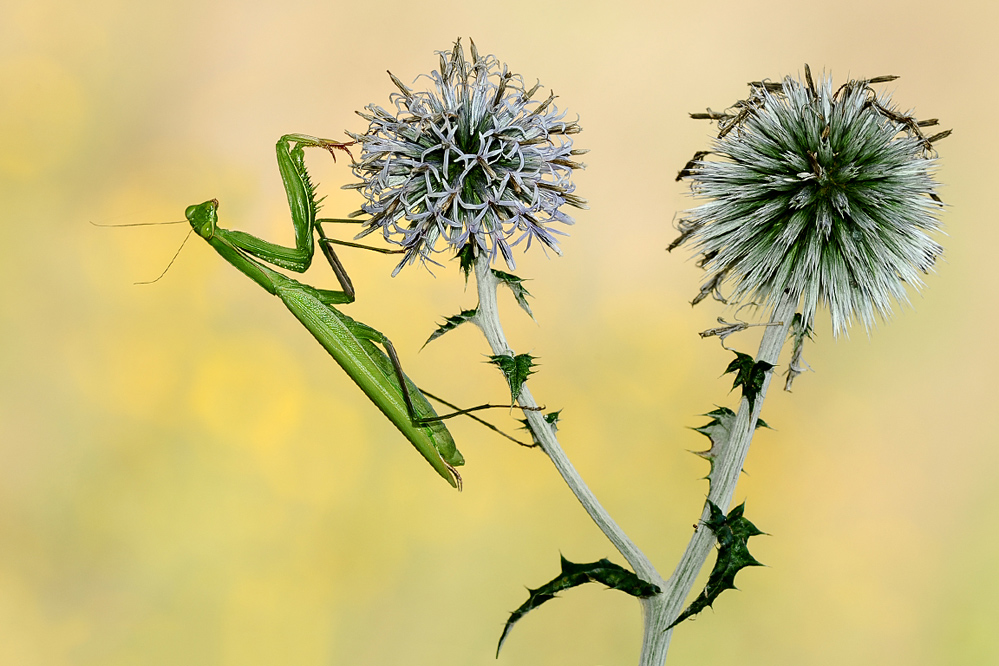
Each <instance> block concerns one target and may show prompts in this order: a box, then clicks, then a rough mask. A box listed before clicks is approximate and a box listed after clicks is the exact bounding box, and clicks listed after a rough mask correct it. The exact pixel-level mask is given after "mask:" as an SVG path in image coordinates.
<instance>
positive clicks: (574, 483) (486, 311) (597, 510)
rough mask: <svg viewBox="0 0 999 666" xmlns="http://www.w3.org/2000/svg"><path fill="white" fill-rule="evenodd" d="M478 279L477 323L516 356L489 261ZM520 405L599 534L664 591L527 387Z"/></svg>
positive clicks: (481, 261)
mask: <svg viewBox="0 0 999 666" xmlns="http://www.w3.org/2000/svg"><path fill="white" fill-rule="evenodd" d="M475 279H476V284H477V287H478V292H479V308H478V311H477V313H476V315H475V322H476V323H477V324H478V325H479V328H481V329H482V332H483V334H484V335H485V336H486V340H487V341H488V342H489V347H490V348H491V349H492V351H493V354H494V355H497V356H498V355H501V354H502V355H507V356H513V355H514V353H513V350H512V349H511V348H510V345H509V344H508V343H507V341H506V336H505V335H504V333H503V326H502V324H501V323H500V318H499V310H498V309H497V307H496V286H497V285H498V284H499V281H498V280H497V279H496V276H494V275H493V273H492V271H491V270H490V269H489V260H488V257H483V256H480V257H477V258H476V261H475ZM517 404H519V405H520V406H521V407H526V408H530V411H525V412H524V414H525V416H526V417H527V422H528V424H529V425H530V428H531V432H533V433H534V436H535V437H536V438H537V440H538V441H539V442H540V443H541V449H542V450H543V451H544V452H545V453H546V454H547V455H548V457H549V458H550V459H551V461H552V463H554V464H555V468H556V469H557V470H558V473H559V474H561V475H562V479H563V480H565V482H566V484H567V485H568V486H569V488H570V490H572V493H573V494H574V495H575V496H576V499H578V500H579V503H580V504H582V505H583V508H584V509H586V513H588V514H589V515H590V518H592V519H593V522H595V523H596V524H597V527H599V528H600V531H602V532H603V533H604V534H605V535H606V536H607V538H608V539H610V541H611V543H613V544H614V547H615V548H617V549H618V551H620V553H621V555H622V556H624V559H625V560H627V561H628V564H630V565H631V567H632V569H634V571H635V573H636V574H638V576H639V578H641V579H642V580H644V581H646V582H649V583H654V584H655V585H659V586H660V588H662V586H663V584H664V581H663V579H662V577H661V576H660V575H659V573H658V572H657V571H656V569H655V567H653V566H652V563H651V562H650V561H649V558H647V557H646V556H645V554H644V553H643V552H642V551H641V550H639V549H638V546H636V545H635V543H634V542H633V541H632V540H631V539H630V538H628V535H627V534H625V533H624V530H622V529H621V528H620V527H619V526H618V524H617V523H615V522H614V520H613V519H612V518H611V517H610V514H609V513H607V510H606V509H605V508H604V507H603V506H602V505H601V504H600V502H599V501H597V498H596V496H594V494H593V492H592V491H591V490H590V489H589V488H588V487H587V485H586V483H585V482H584V481H583V478H582V477H581V476H580V475H579V472H577V471H576V468H575V467H573V466H572V463H571V462H569V458H568V457H567V456H566V455H565V451H563V450H562V447H561V446H560V445H559V443H558V439H557V438H556V437H555V433H554V432H553V431H552V427H551V426H550V425H549V424H548V423H547V422H546V421H545V419H544V416H543V415H542V413H541V412H539V411H536V409H537V407H538V403H537V402H536V401H535V400H534V397H533V396H532V395H531V391H530V389H528V388H527V386H526V385H525V386H523V387H521V391H520V397H519V398H518V399H517Z"/></svg>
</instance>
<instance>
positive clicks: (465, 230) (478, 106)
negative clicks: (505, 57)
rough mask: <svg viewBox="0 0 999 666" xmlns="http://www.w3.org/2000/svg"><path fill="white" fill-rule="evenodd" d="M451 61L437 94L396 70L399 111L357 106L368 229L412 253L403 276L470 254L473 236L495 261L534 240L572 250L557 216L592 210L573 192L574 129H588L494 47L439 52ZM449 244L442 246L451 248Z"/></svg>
mask: <svg viewBox="0 0 999 666" xmlns="http://www.w3.org/2000/svg"><path fill="white" fill-rule="evenodd" d="M438 55H439V56H440V68H439V69H438V70H437V71H434V72H431V73H430V74H429V75H425V76H426V77H427V78H428V79H429V80H430V82H431V83H432V90H429V91H414V90H411V89H410V88H409V87H407V86H406V85H405V84H403V83H402V82H401V81H400V80H399V79H397V78H396V77H395V76H393V75H392V74H391V72H390V73H389V75H390V76H391V77H392V81H393V83H395V85H396V87H397V88H398V89H399V92H398V93H393V94H392V95H391V97H390V101H391V102H392V104H393V105H394V106H395V112H394V113H392V112H389V111H386V110H385V109H383V108H381V107H379V106H375V105H373V104H372V105H369V106H367V107H366V111H367V113H361V112H358V113H359V115H360V116H361V117H363V118H364V119H366V120H367V121H368V122H369V126H368V131H367V132H366V133H365V134H352V135H351V136H352V137H353V138H354V140H356V141H358V142H359V143H360V144H361V146H362V149H361V156H360V160H359V161H358V162H356V163H354V165H353V172H354V175H355V176H357V177H358V178H360V179H361V182H359V183H356V184H353V185H348V186H346V187H348V188H355V189H357V190H359V191H360V192H361V193H362V194H363V195H364V198H365V199H366V200H367V201H366V202H365V203H364V204H363V205H362V207H361V210H360V211H358V212H357V213H355V215H360V214H362V213H367V214H369V215H371V218H370V219H368V220H365V221H364V223H363V224H364V230H363V231H362V232H361V233H360V234H358V237H361V236H365V235H367V234H369V233H372V232H373V231H376V230H380V231H381V232H382V234H383V235H384V237H385V239H386V240H387V241H389V242H391V243H395V244H398V245H401V246H402V247H403V248H405V250H406V253H405V257H404V258H403V260H402V262H400V264H399V265H398V266H397V267H396V269H395V271H394V272H393V275H394V274H395V273H398V272H399V270H400V269H401V268H402V267H403V266H404V265H406V264H407V263H413V262H414V261H415V260H416V259H417V258H418V257H419V258H420V260H421V261H426V260H430V261H433V260H432V259H431V258H430V255H431V253H433V252H438V251H445V250H448V249H450V250H452V251H454V252H459V251H461V250H462V249H464V248H466V246H468V245H469V244H471V245H472V246H473V247H474V251H475V253H476V255H477V256H481V255H482V253H484V256H488V257H489V260H490V261H491V260H492V259H494V258H495V257H496V256H497V254H501V255H502V256H503V258H504V259H505V260H506V263H507V265H508V266H510V267H511V268H512V267H513V266H514V261H513V255H512V251H511V246H513V245H517V244H518V243H521V242H525V241H526V243H525V249H526V247H530V245H531V242H532V241H533V240H535V239H537V240H539V241H541V242H542V243H543V244H544V245H545V246H547V247H548V248H551V249H552V250H554V251H555V252H556V253H559V254H560V253H561V252H560V250H559V247H558V242H557V240H556V239H555V234H560V235H564V233H563V232H562V231H560V230H558V229H555V228H553V227H552V225H553V224H555V223H559V224H565V225H569V224H572V223H573V220H572V218H571V217H569V216H568V215H566V214H565V213H563V212H562V211H561V210H560V209H561V207H562V206H563V205H564V204H568V205H570V206H574V207H576V208H585V207H586V202H585V200H583V199H581V198H579V197H577V196H576V195H574V194H573V191H574V190H575V186H574V185H573V183H572V180H571V176H572V171H573V169H579V168H582V167H583V166H584V165H583V164H580V163H579V162H576V161H574V159H573V158H574V157H575V156H576V155H579V154H581V153H583V152H585V151H581V150H573V148H572V139H571V138H570V135H572V134H576V133H577V132H579V131H580V127H579V125H578V124H577V122H576V121H567V120H565V112H561V113H560V112H559V111H558V109H557V108H556V107H555V105H554V104H553V103H552V102H553V101H554V99H555V96H554V95H550V96H549V97H548V99H547V100H545V101H543V102H539V101H534V100H533V99H532V98H533V97H534V95H535V93H537V91H538V89H539V88H540V84H538V85H535V86H533V87H532V88H531V89H530V90H525V89H524V85H523V81H522V79H521V77H520V76H518V75H515V74H511V73H510V72H508V71H507V68H506V65H500V63H499V62H498V61H497V60H496V58H494V57H493V56H491V55H487V56H484V57H482V56H479V54H478V52H477V51H476V48H475V44H474V43H473V44H472V48H471V61H468V60H466V59H465V55H464V52H463V50H462V48H461V43H460V41H459V42H457V43H455V45H454V49H453V50H451V51H450V52H446V51H440V52H438ZM441 245H443V247H440V246H441Z"/></svg>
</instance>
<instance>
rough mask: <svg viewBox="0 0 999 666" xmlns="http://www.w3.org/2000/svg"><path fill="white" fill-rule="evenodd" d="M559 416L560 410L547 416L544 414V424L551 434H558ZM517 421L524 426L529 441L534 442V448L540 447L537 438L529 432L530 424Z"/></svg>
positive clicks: (522, 420)
mask: <svg viewBox="0 0 999 666" xmlns="http://www.w3.org/2000/svg"><path fill="white" fill-rule="evenodd" d="M561 414H562V410H561V409H560V410H558V411H557V412H548V413H547V414H545V423H547V424H548V427H549V428H551V429H552V434H554V433H556V432H558V421H559V418H560V415H561ZM517 420H518V421H520V422H521V423H523V424H524V425H523V429H524V430H526V431H527V432H529V433H531V439H532V440H534V446H541V442H540V441H539V440H538V436H537V435H535V434H534V431H533V430H531V424H530V422H529V421H528V420H527V419H517Z"/></svg>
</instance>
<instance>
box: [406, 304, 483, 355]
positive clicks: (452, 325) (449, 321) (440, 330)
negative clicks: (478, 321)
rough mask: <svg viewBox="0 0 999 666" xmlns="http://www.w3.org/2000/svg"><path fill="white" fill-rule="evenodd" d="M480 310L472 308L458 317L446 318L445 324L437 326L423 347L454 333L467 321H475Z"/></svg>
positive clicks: (457, 315) (460, 313)
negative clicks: (449, 333) (451, 332)
mask: <svg viewBox="0 0 999 666" xmlns="http://www.w3.org/2000/svg"><path fill="white" fill-rule="evenodd" d="M478 310H479V309H478V308H472V309H471V310H462V311H461V312H459V313H458V314H456V315H452V316H450V317H445V319H444V323H443V324H439V325H438V326H437V330H436V331H434V332H433V333H431V334H430V337H429V338H427V341H426V342H424V343H423V347H426V346H427V345H429V344H430V343H431V342H433V341H434V340H436V339H437V338H439V337H441V336H442V335H444V334H445V333H447V332H448V331H453V330H454V329H456V328H458V327H459V326H461V325H462V324H464V323H465V322H466V321H472V320H473V319H475V314H476V313H477V312H478ZM423 347H420V349H423Z"/></svg>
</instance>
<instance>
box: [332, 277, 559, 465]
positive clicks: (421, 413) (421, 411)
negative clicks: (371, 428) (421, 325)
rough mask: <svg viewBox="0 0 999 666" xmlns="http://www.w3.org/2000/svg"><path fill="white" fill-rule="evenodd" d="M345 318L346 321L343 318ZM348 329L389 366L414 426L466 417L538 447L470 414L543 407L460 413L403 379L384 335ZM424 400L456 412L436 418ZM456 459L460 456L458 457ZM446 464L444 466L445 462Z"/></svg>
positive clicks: (353, 325) (356, 325)
mask: <svg viewBox="0 0 999 666" xmlns="http://www.w3.org/2000/svg"><path fill="white" fill-rule="evenodd" d="M333 293H336V292H333ZM341 316H344V315H342V313H341ZM344 318H345V319H346V317H345V316H344ZM349 327H350V329H351V332H352V333H353V334H354V335H355V336H356V337H357V338H358V339H359V340H362V341H364V342H366V343H367V344H368V345H371V347H369V351H372V350H373V351H374V352H376V353H377V354H378V356H380V357H381V358H382V359H385V358H387V360H388V362H389V363H390V364H391V367H392V372H393V374H394V375H395V379H396V382H397V383H398V386H399V389H400V390H401V392H402V398H403V401H404V402H405V403H406V410H407V411H408V412H409V418H410V420H411V421H412V423H413V425H417V426H425V427H434V426H439V427H443V425H442V424H441V422H442V421H444V420H446V419H450V418H454V417H456V416H467V417H468V418H470V419H472V420H473V421H477V422H478V423H480V424H482V425H484V426H485V427H487V428H489V429H490V430H492V431H493V432H496V433H498V434H500V435H502V436H503V437H506V438H507V439H509V440H510V441H512V442H515V443H516V444H519V445H520V446H523V447H526V448H534V447H535V446H537V445H536V444H527V443H525V442H523V441H521V440H519V439H517V438H516V437H513V436H511V435H509V434H507V433H505V432H503V431H502V430H500V429H499V428H497V427H496V426H494V425H493V424H492V423H489V422H488V421H486V420H484V419H481V418H479V417H478V416H476V415H474V414H473V413H472V412H477V411H481V410H484V409H511V408H514V409H521V410H527V411H541V410H543V409H544V408H543V407H521V406H519V405H492V404H489V403H486V404H482V405H477V406H475V407H468V408H465V409H462V408H460V407H458V406H456V405H454V404H452V403H450V402H448V401H447V400H444V399H442V398H438V397H437V396H435V395H432V394H430V393H428V392H427V391H424V390H423V389H420V388H418V387H417V386H416V385H415V384H413V382H412V381H411V380H410V379H409V377H407V376H406V373H405V372H403V370H402V362H401V361H400V360H399V354H398V353H397V352H396V350H395V345H393V344H392V341H391V340H389V339H388V338H387V337H385V335H384V334H383V333H381V332H379V331H376V330H375V329H373V328H371V327H370V326H367V325H366V324H361V323H360V322H356V321H353V320H351V322H350V324H349ZM376 344H378V345H381V347H382V348H383V349H384V350H385V353H384V354H381V353H380V350H378V349H377V348H376V347H375V345H376ZM372 355H375V354H372ZM414 396H415V397H414ZM426 397H430V398H433V399H434V400H436V401H437V402H439V403H441V404H442V405H446V406H447V407H450V408H451V409H453V410H455V411H453V412H451V413H449V414H443V415H438V414H437V413H436V412H435V411H434V409H433V407H432V406H431V405H430V403H429V402H427V400H426ZM417 405H419V406H417ZM458 455H459V456H460V455H461V454H458ZM445 462H447V460H446V459H445ZM452 471H453V470H452ZM459 478H460V477H459Z"/></svg>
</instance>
